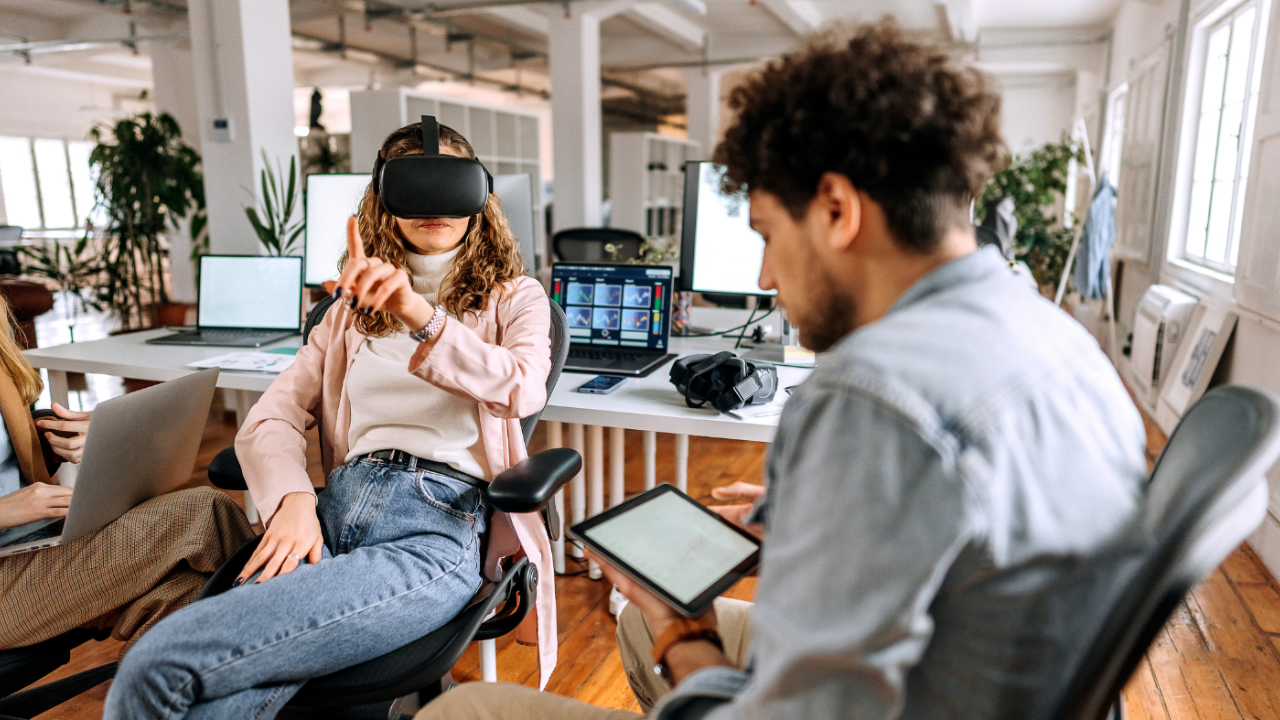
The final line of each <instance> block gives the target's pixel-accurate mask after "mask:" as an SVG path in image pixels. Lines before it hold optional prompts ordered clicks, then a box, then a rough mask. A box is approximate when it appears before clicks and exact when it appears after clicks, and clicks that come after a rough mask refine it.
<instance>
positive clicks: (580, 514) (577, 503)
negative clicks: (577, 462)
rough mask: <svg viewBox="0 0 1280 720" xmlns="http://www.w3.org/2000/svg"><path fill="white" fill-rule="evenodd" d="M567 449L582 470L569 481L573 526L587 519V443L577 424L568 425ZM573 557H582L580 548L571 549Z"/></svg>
mask: <svg viewBox="0 0 1280 720" xmlns="http://www.w3.org/2000/svg"><path fill="white" fill-rule="evenodd" d="M569 447H571V448H573V449H574V450H577V451H578V454H579V455H581V456H582V458H583V461H584V462H583V465H582V469H581V470H579V471H578V474H577V475H574V476H573V479H572V480H570V481H569V502H570V503H571V504H572V505H573V514H572V515H571V516H570V522H571V523H573V524H574V525H577V524H578V523H580V522H582V521H583V520H586V519H587V480H586V475H585V474H584V473H585V472H586V468H587V466H586V462H585V460H586V457H587V442H586V439H585V437H584V434H583V427H582V426H581V425H579V424H578V423H570V425H569ZM571 552H572V553H573V556H574V557H576V558H580V557H582V548H580V547H578V546H577V545H574V546H573V547H572V548H571Z"/></svg>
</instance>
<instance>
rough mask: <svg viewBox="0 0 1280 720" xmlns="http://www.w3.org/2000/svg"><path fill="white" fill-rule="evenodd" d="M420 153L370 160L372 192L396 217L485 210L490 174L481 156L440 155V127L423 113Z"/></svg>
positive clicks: (459, 214) (452, 215)
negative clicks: (372, 165) (373, 184)
mask: <svg viewBox="0 0 1280 720" xmlns="http://www.w3.org/2000/svg"><path fill="white" fill-rule="evenodd" d="M422 148H423V154H422V155H401V156H400V157H397V158H392V159H390V160H387V161H385V162H384V161H383V160H382V158H381V157H379V158H378V161H377V162H376V163H375V164H374V168H373V182H374V183H376V186H375V187H374V191H375V192H376V193H377V195H378V199H379V200H381V201H382V207H384V208H386V210H387V212H389V213H391V214H392V215H394V216H395V217H398V218H405V219H412V218H429V217H447V218H461V217H470V216H472V215H475V214H476V213H478V212H480V211H481V210H483V209H484V206H485V204H486V203H488V202H489V195H490V193H492V192H493V176H492V175H490V174H489V171H488V170H486V169H485V167H484V165H482V164H481V163H480V161H479V160H472V159H470V158H460V157H455V156H453V155H442V154H440V126H439V125H438V124H437V123H436V119H435V118H434V117H432V116H431V115H423V116H422Z"/></svg>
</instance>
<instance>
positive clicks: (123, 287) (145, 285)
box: [89, 113, 204, 330]
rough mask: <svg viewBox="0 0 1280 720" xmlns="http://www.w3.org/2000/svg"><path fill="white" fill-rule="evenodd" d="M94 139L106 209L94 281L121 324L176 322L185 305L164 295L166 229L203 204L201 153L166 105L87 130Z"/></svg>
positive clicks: (99, 194) (101, 203)
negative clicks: (155, 111) (157, 110)
mask: <svg viewBox="0 0 1280 720" xmlns="http://www.w3.org/2000/svg"><path fill="white" fill-rule="evenodd" d="M89 136H90V138H92V139H93V140H94V141H95V142H96V143H97V145H96V146H95V147H94V148H93V151H92V152H91V153H90V155H89V163H90V165H91V166H92V167H93V168H94V170H95V171H96V172H97V176H98V177H97V186H96V193H95V194H96V198H97V206H98V208H99V209H100V210H101V212H102V214H103V215H105V217H106V226H105V227H104V231H103V238H102V247H101V249H100V259H101V261H102V273H101V279H100V282H99V284H98V285H97V287H96V288H94V291H95V295H96V299H97V301H98V302H99V303H100V304H101V306H102V307H104V308H106V309H108V310H110V311H111V313H112V314H114V315H115V316H116V317H117V318H118V319H119V320H120V324H121V328H122V329H124V330H131V329H138V328H144V327H147V326H149V325H158V324H181V323H182V322H183V321H184V320H185V316H186V306H185V305H174V304H173V303H171V302H170V299H169V273H168V267H167V265H166V262H165V261H166V260H167V259H168V245H167V242H166V240H165V233H166V232H167V231H168V230H169V229H170V228H173V227H175V226H176V223H177V222H178V221H179V220H181V219H182V218H185V217H187V216H188V215H189V214H191V213H192V212H193V211H194V212H197V213H198V212H199V211H200V210H201V209H203V207H204V177H203V175H202V174H201V172H200V155H199V153H197V152H196V151H195V150H194V149H193V148H192V147H191V146H189V145H187V144H186V143H185V142H183V141H182V130H181V129H180V128H179V127H178V122H177V121H176V120H174V119H173V117H172V116H171V115H169V114H167V113H161V114H159V115H155V114H152V113H142V114H140V115H137V116H135V117H131V118H126V119H124V120H120V121H118V122H116V123H115V124H114V125H99V126H97V127H95V128H94V129H93V130H92V131H90V133H89Z"/></svg>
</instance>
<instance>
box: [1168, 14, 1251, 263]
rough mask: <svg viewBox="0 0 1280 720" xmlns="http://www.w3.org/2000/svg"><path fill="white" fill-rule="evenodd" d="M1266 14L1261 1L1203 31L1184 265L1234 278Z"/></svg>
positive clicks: (1192, 130)
mask: <svg viewBox="0 0 1280 720" xmlns="http://www.w3.org/2000/svg"><path fill="white" fill-rule="evenodd" d="M1264 9H1265V8H1264V7H1263V3H1262V2H1247V3H1242V4H1240V5H1239V6H1236V7H1235V8H1234V9H1232V10H1231V12H1229V13H1227V14H1226V15H1225V16H1224V17H1221V18H1220V19H1218V20H1216V21H1214V22H1213V23H1212V24H1210V25H1208V26H1207V27H1206V28H1205V30H1204V45H1203V47H1204V56H1203V74H1202V79H1201V82H1200V88H1199V99H1200V102H1199V104H1198V105H1197V106H1194V110H1195V113H1194V117H1193V118H1192V120H1193V122H1194V128H1192V129H1191V132H1193V133H1194V138H1195V141H1194V146H1193V147H1194V156H1193V160H1192V165H1191V183H1190V190H1189V197H1188V199H1187V220H1186V222H1187V225H1186V228H1187V231H1186V236H1185V237H1186V239H1185V241H1184V242H1183V244H1182V259H1183V260H1186V261H1188V262H1191V263H1195V264H1197V265H1202V266H1205V267H1208V268H1211V269H1213V270H1218V271H1220V272H1225V273H1234V272H1235V267H1236V261H1237V259H1238V257H1239V236H1240V225H1241V221H1242V220H1243V218H1244V212H1243V210H1244V197H1245V182H1246V178H1247V177H1248V174H1249V152H1250V149H1251V147H1252V143H1251V137H1252V135H1253V116H1254V114H1255V108H1256V105H1257V97H1258V85H1259V82H1258V81H1259V78H1260V76H1261V72H1260V66H1261V59H1262V35H1261V33H1260V31H1259V28H1260V26H1261V25H1262V24H1263V23H1262V22H1261V21H1260V20H1261V18H1260V15H1261V14H1262V11H1263V10H1264Z"/></svg>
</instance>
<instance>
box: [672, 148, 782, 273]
mask: <svg viewBox="0 0 1280 720" xmlns="http://www.w3.org/2000/svg"><path fill="white" fill-rule="evenodd" d="M723 177H724V168H723V167H721V166H719V165H715V164H713V163H709V162H688V163H685V166H684V233H683V237H682V238H681V243H680V289H681V290H689V291H693V292H706V293H724V294H732V295H774V294H776V293H775V291H773V290H764V289H762V288H761V287H760V265H761V263H762V262H763V260H764V238H762V237H760V233H757V232H756V231H755V230H752V229H751V225H750V205H749V204H748V202H747V198H746V196H745V195H726V194H725V193H724V192H723V191H721V189H720V182H721V179H722V178H723Z"/></svg>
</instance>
